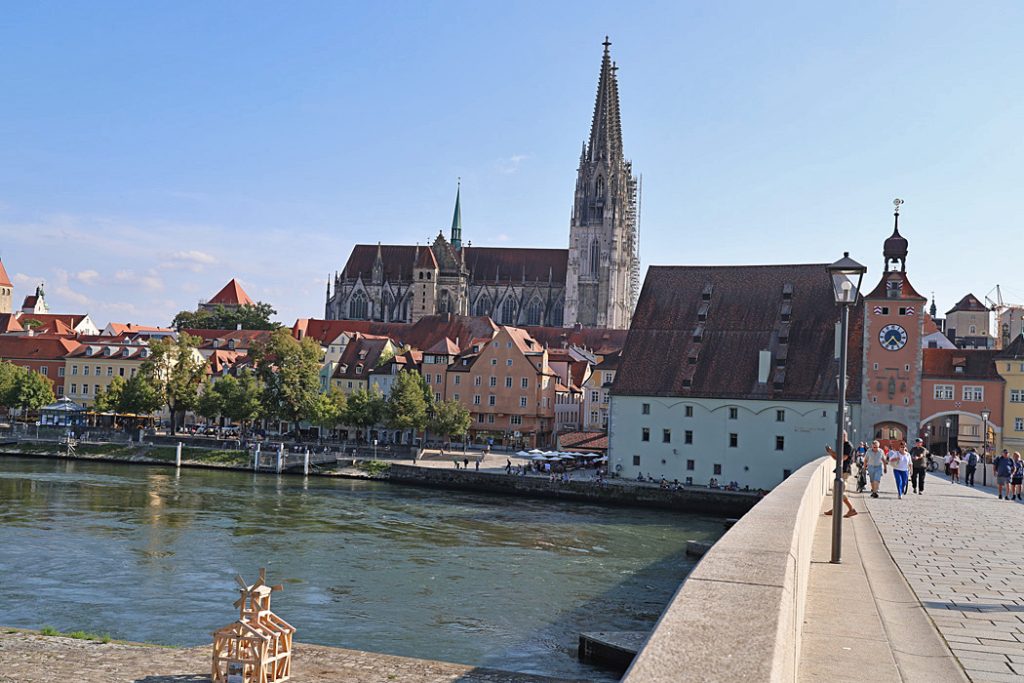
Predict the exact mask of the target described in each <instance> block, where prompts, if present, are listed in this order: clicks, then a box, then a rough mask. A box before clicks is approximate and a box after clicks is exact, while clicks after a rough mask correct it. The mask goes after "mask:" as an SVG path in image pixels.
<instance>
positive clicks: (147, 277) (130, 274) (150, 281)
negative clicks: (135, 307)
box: [114, 269, 164, 292]
mask: <svg viewBox="0 0 1024 683" xmlns="http://www.w3.org/2000/svg"><path fill="white" fill-rule="evenodd" d="M114 279H115V280H116V281H118V282H122V283H124V284H126V285H141V286H142V287H143V288H145V289H146V290H148V291H150V292H160V291H163V288H164V282H163V280H162V279H160V277H159V276H158V275H157V273H156V271H155V270H153V269H150V270H149V271H148V272H146V273H144V274H141V275H140V274H138V273H136V272H135V271H134V270H119V271H117V272H116V273H114Z"/></svg>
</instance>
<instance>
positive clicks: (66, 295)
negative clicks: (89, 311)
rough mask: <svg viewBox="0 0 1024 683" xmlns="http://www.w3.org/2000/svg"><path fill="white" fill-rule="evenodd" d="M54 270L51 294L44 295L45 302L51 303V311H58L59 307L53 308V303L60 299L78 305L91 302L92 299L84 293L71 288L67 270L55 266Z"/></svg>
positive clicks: (86, 304)
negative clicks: (54, 277)
mask: <svg viewBox="0 0 1024 683" xmlns="http://www.w3.org/2000/svg"><path fill="white" fill-rule="evenodd" d="M54 272H55V273H56V275H57V277H56V279H55V280H56V281H55V283H54V285H53V288H52V290H51V292H52V295H47V297H46V298H47V303H48V304H51V305H50V310H51V311H55V312H56V311H58V310H59V308H55V307H54V306H53V304H55V303H61V302H62V300H66V301H70V302H72V303H74V304H78V305H79V306H89V304H91V303H92V300H91V299H90V298H89V297H87V296H86V295H85V294H82V293H81V292H76V291H75V290H73V289H71V285H70V283H69V276H68V272H67V271H66V270H62V269H60V268H57V269H56V270H55V271H54Z"/></svg>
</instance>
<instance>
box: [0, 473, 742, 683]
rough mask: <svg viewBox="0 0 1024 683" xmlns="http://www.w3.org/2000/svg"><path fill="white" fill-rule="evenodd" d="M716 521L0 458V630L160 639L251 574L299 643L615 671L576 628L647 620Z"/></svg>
mask: <svg viewBox="0 0 1024 683" xmlns="http://www.w3.org/2000/svg"><path fill="white" fill-rule="evenodd" d="M722 531H723V527H722V520H720V519H716V518H711V517H699V516H694V515H685V514H676V513H670V512H663V511H653V510H652V511H647V510H636V509H629V508H612V507H601V506H595V505H585V504H578V503H574V504H569V503H560V502H552V501H541V500H531V499H525V498H511V497H496V496H485V495H478V494H465V493H453V492H441V491H437V490H432V489H418V488H414V487H406V486H397V485H390V484H385V483H380V482H368V481H354V480H340V479H327V478H319V477H312V478H309V479H303V478H302V477H294V476H285V477H275V476H272V475H266V474H263V475H253V474H249V473H244V472H220V471H213V470H193V469H183V470H181V472H180V474H175V471H174V470H173V469H168V468H164V467H149V466H139V465H119V464H107V463H91V462H80V461H75V462H70V461H53V460H41V459H28V458H14V457H9V456H0V605H2V606H3V616H2V618H0V623H3V624H4V625H9V626H18V627H26V628H40V627H42V626H44V625H48V626H53V627H55V628H57V629H59V630H62V631H71V630H78V629H83V630H87V631H92V632H99V633H109V634H110V635H111V636H113V637H115V638H120V639H125V640H134V641H147V642H153V643H160V644H164V645H188V646H192V645H200V644H205V643H209V642H211V640H212V639H211V636H210V634H211V632H212V631H213V630H214V629H216V628H218V627H220V626H223V625H226V624H228V623H229V622H231V621H232V620H234V619H236V618H237V616H238V614H237V612H236V611H235V610H234V609H233V608H232V607H231V603H232V602H233V601H234V600H235V599H237V598H238V593H237V590H236V585H235V582H234V580H233V577H234V575H235V574H236V573H240V574H242V576H244V577H245V578H246V579H247V580H248V581H249V582H252V581H253V580H255V578H256V575H257V570H258V568H259V567H261V566H265V567H267V574H268V576H267V579H268V582H269V583H275V584H276V583H283V584H284V586H285V589H284V591H283V592H275V593H274V595H273V605H272V607H273V609H274V611H275V612H277V613H278V614H279V615H281V617H283V618H284V619H286V620H287V621H289V622H290V623H291V624H293V625H294V626H295V627H296V628H297V629H298V633H297V636H296V638H297V639H298V640H301V641H306V642H311V643H319V644H323V645H332V646H337V647H345V648H354V649H361V650H370V651H375V652H386V653H389V654H397V655H404V656H409V657H419V658H424V659H438V660H444V661H451V662H459V663H463V664H469V665H474V666H487V667H494V668H501V669H506V670H511V671H521V672H528V673H535V674H547V675H553V676H565V677H572V678H585V679H589V680H615V676H613V675H611V674H608V673H606V672H603V671H601V670H598V669H594V668H591V667H589V666H587V665H584V664H580V663H579V662H578V661H577V660H576V646H577V640H578V636H579V633H580V632H582V631H602V630H623V631H628V630H647V629H649V628H650V627H651V626H652V624H653V622H654V621H655V620H656V619H657V617H658V615H659V614H660V613H661V611H662V609H663V608H664V606H665V605H666V604H667V602H668V600H669V598H670V597H671V596H672V594H673V593H674V591H675V589H676V588H677V587H678V585H679V583H680V582H681V581H682V579H683V578H684V577H685V576H686V574H687V573H688V572H689V571H690V569H691V568H692V566H693V561H692V560H690V559H689V558H687V557H686V556H685V553H684V548H685V545H686V540H687V539H691V538H692V539H701V540H709V541H710V540H715V539H717V538H718V536H720V535H721V533H722Z"/></svg>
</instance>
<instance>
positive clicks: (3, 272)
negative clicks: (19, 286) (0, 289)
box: [0, 259, 14, 287]
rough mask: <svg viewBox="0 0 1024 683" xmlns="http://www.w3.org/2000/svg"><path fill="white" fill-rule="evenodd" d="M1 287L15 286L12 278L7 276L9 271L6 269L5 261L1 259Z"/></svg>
mask: <svg viewBox="0 0 1024 683" xmlns="http://www.w3.org/2000/svg"><path fill="white" fill-rule="evenodd" d="M0 285H3V286H4V287H13V286H14V284H13V283H12V282H11V278H10V277H8V275H7V269H6V268H4V261H3V259H0Z"/></svg>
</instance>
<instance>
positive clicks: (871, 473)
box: [864, 441, 889, 498]
mask: <svg viewBox="0 0 1024 683" xmlns="http://www.w3.org/2000/svg"><path fill="white" fill-rule="evenodd" d="M864 464H865V465H867V468H868V478H869V479H870V480H871V497H872V498H878V484H879V482H881V481H882V473H883V472H888V471H889V459H888V458H886V456H885V451H884V450H883V449H882V447H881V444H879V443H878V441H872V442H871V448H869V449H868V451H867V453H865V454H864Z"/></svg>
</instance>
